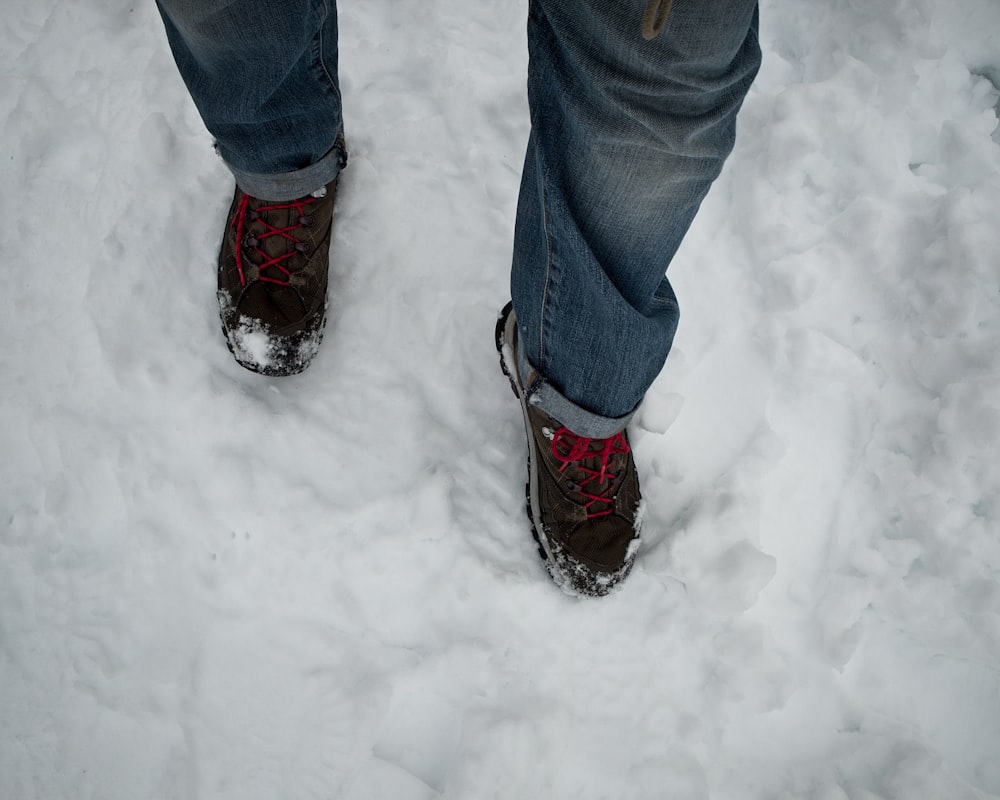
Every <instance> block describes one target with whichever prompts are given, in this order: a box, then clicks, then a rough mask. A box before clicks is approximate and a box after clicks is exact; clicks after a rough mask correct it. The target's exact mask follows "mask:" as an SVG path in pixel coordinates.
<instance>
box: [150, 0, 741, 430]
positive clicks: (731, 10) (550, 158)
mask: <svg viewBox="0 0 1000 800" xmlns="http://www.w3.org/2000/svg"><path fill="white" fill-rule="evenodd" d="M370 1H371V0H370ZM385 2H394V0H385ZM157 5H158V7H159V8H160V12H161V15H162V16H163V20H164V25H165V27H166V30H167V37H168V40H169V42H170V45H171V48H172V50H173V52H174V57H175V59H176V61H177V65H178V68H179V69H180V72H181V75H182V77H183V78H184V80H185V82H186V83H187V85H188V88H189V90H190V92H191V95H192V97H193V98H194V101H195V104H196V105H197V107H198V109H199V111H200V113H201V115H202V117H203V119H204V120H205V124H206V125H207V127H208V129H209V130H210V131H211V133H212V134H213V135H214V136H215V138H216V141H217V146H218V149H219V153H220V155H221V156H222V158H223V159H224V160H225V162H226V164H227V165H228V166H229V167H230V169H231V170H232V172H233V174H234V175H235V176H236V180H237V182H238V183H239V185H240V187H241V188H243V189H244V191H246V192H248V193H249V194H251V195H254V196H257V197H262V198H266V199H269V200H288V199H292V198H294V197H300V196H302V195H304V194H307V193H308V192H310V191H312V190H313V189H315V188H317V187H318V186H321V185H323V184H325V183H329V182H330V181H331V180H333V178H334V177H336V175H337V173H338V172H339V170H340V169H341V167H342V166H343V164H344V163H345V161H346V153H345V152H344V149H343V146H342V144H341V142H342V140H341V139H338V133H340V132H341V131H342V130H343V119H342V109H341V100H340V89H339V85H338V82H337V22H336V7H335V4H334V0H284V2H282V3H280V4H278V3H276V2H274V0H242V1H240V2H234V0H158V2H157ZM645 5H646V0H530V7H529V13H528V48H529V57H530V60H529V70H528V102H529V106H530V110H531V135H530V138H529V141H528V148H527V155H526V158H525V164H524V172H523V174H522V181H521V190H520V196H519V201H518V210H517V219H516V223H515V234H514V255H513V268H512V272H511V296H512V299H513V303H514V310H515V313H516V317H517V321H518V325H519V332H520V342H521V343H522V347H521V351H520V353H519V355H520V359H521V372H522V378H523V381H524V383H525V385H526V386H529V387H530V389H529V394H530V401H531V402H533V403H535V404H537V405H538V406H539V407H541V408H542V409H543V410H545V411H546V412H548V413H549V414H550V415H551V416H553V417H555V418H556V419H557V420H559V421H560V422H561V423H562V424H564V425H566V426H567V427H569V428H570V429H571V430H573V431H574V432H576V433H578V434H580V435H584V436H594V437H605V436H608V435H610V434H611V433H614V432H616V431H618V430H620V429H621V428H622V427H624V426H625V424H626V423H627V422H628V420H629V419H630V418H631V416H632V414H633V413H634V412H635V410H636V409H637V407H638V405H639V403H640V402H641V401H642V398H643V395H644V394H645V392H646V390H647V389H648V388H649V386H650V384H651V383H652V381H653V380H654V379H655V377H656V376H657V374H658V373H659V372H660V370H661V369H662V368H663V364H664V361H665V360H666V357H667V353H668V352H669V350H670V345H671V343H672V341H673V336H674V332H675V330H676V328H677V321H678V306H677V299H676V297H675V296H674V293H673V290H672V289H671V287H670V283H669V281H668V280H667V279H666V277H665V276H666V270H667V267H668V265H669V264H670V261H671V259H672V258H673V256H674V254H675V252H676V251H677V248H678V246H679V245H680V242H681V240H682V238H683V237H684V234H685V233H686V231H687V229H688V227H689V226H690V224H691V221H692V219H693V218H694V215H695V214H696V212H697V210H698V207H699V206H700V204H701V201H702V200H703V198H704V197H705V194H706V193H707V192H708V189H709V187H710V186H711V184H712V181H714V180H715V178H716V177H717V176H718V174H719V171H720V170H721V168H722V164H723V162H724V161H725V159H726V157H727V156H728V154H729V153H730V151H731V150H732V147H733V141H734V136H735V125H736V113H737V111H738V110H739V107H740V105H741V104H742V102H743V98H744V97H745V95H746V92H747V90H748V89H749V87H750V84H751V82H752V81H753V79H754V76H755V75H756V73H757V70H758V68H759V65H760V49H759V46H758V43H757V3H756V0H674V2H673V4H672V8H671V11H670V16H669V17H668V19H667V24H666V27H665V28H664V29H663V31H662V32H661V33H660V35H659V36H658V37H656V38H655V39H653V40H651V41H647V40H645V39H643V37H642V34H641V30H642V15H643V11H644V8H645ZM275 8H277V9H279V11H278V12H277V13H276V12H275V11H274V9H275Z"/></svg>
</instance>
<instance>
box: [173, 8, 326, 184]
mask: <svg viewBox="0 0 1000 800" xmlns="http://www.w3.org/2000/svg"><path fill="white" fill-rule="evenodd" d="M157 7H158V8H159V10H160V15H161V16H162V18H163V24H164V26H165V27H166V31H167V39H168V41H169V43H170V47H171V50H172V51H173V54H174V59H175V60H176V62H177V67H178V69H179V70H180V73H181V77H182V78H183V79H184V82H185V83H186V84H187V87H188V90H189V91H190V93H191V97H192V98H193V100H194V102H195V105H196V106H197V107H198V111H199V112H200V113H201V116H202V119H203V120H204V121H205V125H206V127H207V128H208V130H209V131H210V132H211V133H212V135H214V136H215V139H216V146H217V147H218V151H219V155H221V156H222V158H223V160H224V161H225V162H226V164H227V165H228V166H229V168H230V170H232V172H233V174H234V175H235V176H236V181H237V183H238V184H239V185H240V188H241V189H243V190H244V191H245V192H247V193H248V194H250V195H253V196H254V197H260V198H264V199H267V200H278V201H283V200H292V199H294V198H296V197H302V196H303V195H305V194H308V193H309V192H311V191H313V190H315V189H317V188H319V187H320V186H323V185H324V184H327V183H329V182H330V181H332V180H333V179H334V178H335V177H336V176H337V173H338V172H339V171H340V169H341V167H342V166H343V165H344V163H345V162H346V152H345V150H344V144H343V136H342V130H343V121H342V114H341V101H340V86H339V83H338V81H337V8H336V4H335V0H282V2H275V0H240V1H239V2H235V0H157Z"/></svg>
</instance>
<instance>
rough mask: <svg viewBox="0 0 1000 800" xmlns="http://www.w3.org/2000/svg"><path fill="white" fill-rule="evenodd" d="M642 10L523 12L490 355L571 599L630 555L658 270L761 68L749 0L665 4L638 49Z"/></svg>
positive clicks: (623, 571)
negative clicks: (635, 429) (515, 144)
mask: <svg viewBox="0 0 1000 800" xmlns="http://www.w3.org/2000/svg"><path fill="white" fill-rule="evenodd" d="M646 6H647V3H646V0H619V1H618V2H608V1H607V0H531V3H530V10H529V18H528V47H529V54H530V65H529V69H528V101H529V105H530V108H531V136H530V139H529V142H528V152H527V156H526V158H525V166H524V173H523V175H522V179H521V193H520V198H519V201H518V211H517V222H516V229H515V236H514V259H513V269H512V273H511V297H512V307H513V310H512V308H511V306H508V307H507V308H505V309H504V311H503V313H502V314H501V318H500V320H499V323H498V325H497V347H498V349H499V350H500V352H501V365H502V366H503V369H504V372H505V373H506V374H507V375H508V377H509V378H510V381H511V386H512V387H513V389H514V393H515V394H516V395H517V396H518V399H519V400H520V403H521V410H522V413H523V415H524V423H525V432H526V434H527V440H528V512H529V516H530V518H531V522H532V526H533V528H534V533H535V536H536V538H537V539H538V542H539V544H540V546H541V550H542V555H543V557H544V558H545V561H546V564H547V566H548V569H549V572H550V574H551V575H552V577H553V578H554V579H555V581H556V583H558V584H559V585H560V586H562V587H563V588H564V589H565V590H567V591H569V592H572V593H575V594H584V595H604V594H607V593H608V592H610V591H611V590H612V589H613V588H614V587H615V586H617V585H618V584H619V583H620V582H621V581H622V580H623V579H624V578H625V577H626V576H627V575H628V573H629V571H630V569H631V568H632V564H633V563H634V561H635V556H636V551H637V546H638V542H639V529H640V526H641V524H642V505H641V502H640V494H639V479H638V476H637V474H636V470H635V462H634V460H633V458H632V453H631V448H630V446H629V442H628V436H627V434H626V433H625V431H624V428H625V426H626V424H627V423H628V421H629V419H630V418H631V416H632V414H633V413H634V411H635V409H636V408H637V407H638V405H639V403H640V402H641V400H642V398H643V395H644V394H645V393H646V390H647V389H648V388H649V386H650V384H651V383H652V382H653V379H654V378H655V377H656V375H657V374H658V373H659V371H660V370H661V369H662V367H663V363H664V361H665V359H666V357H667V352H668V351H669V349H670V345H671V342H672V340H673V336H674V331H675V330H676V328H677V317H678V311H677V300H676V298H675V297H674V293H673V290H672V289H671V288H670V284H669V283H668V281H667V279H666V277H665V273H666V269H667V266H668V264H669V263H670V260H671V259H672V258H673V256H674V253H675V252H676V251H677V248H678V246H679V245H680V242H681V239H682V238H683V236H684V234H685V232H686V231H687V229H688V226H689V225H690V224H691V221H692V219H693V218H694V215H695V213H696V212H697V210H698V206H699V205H700V203H701V201H702V199H703V198H704V196H705V194H706V192H707V191H708V188H709V186H710V185H711V183H712V181H713V180H714V179H715V178H716V177H717V176H718V174H719V171H720V169H721V168H722V163H723V161H724V160H725V158H726V156H727V155H728V154H729V152H730V150H731V149H732V146H733V137H734V132H735V121H736V112H737V110H738V109H739V107H740V104H741V103H742V102H743V98H744V96H745V95H746V92H747V90H748V88H749V86H750V83H751V82H752V81H753V78H754V76H755V75H756V72H757V69H758V67H759V64H760V50H759V47H758V45H757V5H756V0H674V2H673V4H672V7H671V10H670V14H669V16H668V17H667V19H666V26H665V27H664V28H663V29H662V30H661V31H660V33H659V35H658V36H656V37H653V38H651V39H650V38H647V37H646V36H644V35H643V34H644V32H645V33H651V31H650V30H649V27H648V24H644V17H645V22H646V23H648V22H649V20H650V19H654V18H655V16H656V15H655V13H654V12H655V9H656V6H657V4H656V3H651V4H649V8H648V9H647V8H646ZM659 7H660V8H661V9H664V8H666V5H664V4H659ZM644 11H648V13H646V14H644Z"/></svg>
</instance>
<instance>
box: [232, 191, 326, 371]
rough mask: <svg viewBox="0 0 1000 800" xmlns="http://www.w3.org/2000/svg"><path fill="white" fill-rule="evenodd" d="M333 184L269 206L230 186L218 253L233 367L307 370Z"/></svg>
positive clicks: (322, 300)
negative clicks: (231, 191) (231, 194)
mask: <svg viewBox="0 0 1000 800" xmlns="http://www.w3.org/2000/svg"><path fill="white" fill-rule="evenodd" d="M336 187H337V184H336V181H334V182H333V183H330V184H328V185H327V186H323V187H321V188H320V189H318V190H317V191H315V192H313V193H312V194H310V195H306V196H305V197H300V198H299V199H298V200H289V201H287V202H280V203H279V202H270V201H267V200H259V199H258V198H256V197H251V196H250V195H248V194H246V193H245V192H243V191H241V190H240V188H239V187H236V194H235V195H234V197H233V204H232V206H231V207H230V209H229V218H228V220H227V221H226V230H225V234H224V236H223V239H222V248H221V250H220V251H219V295H218V297H219V314H220V316H221V318H222V332H223V333H224V334H225V336H226V344H228V345H229V350H230V351H231V352H232V354H233V356H235V358H236V361H237V362H238V363H239V364H240V366H243V367H246V368H247V369H249V370H252V371H253V372H259V373H261V374H262V375H294V374H296V373H298V372H302V370H304V369H305V368H306V367H308V366H309V362H310V361H312V359H313V356H315V355H316V351H317V350H318V349H319V343H320V340H321V339H322V338H323V326H324V325H325V324H326V286H327V274H328V272H329V266H330V230H331V228H332V225H333V200H334V196H335V194H336Z"/></svg>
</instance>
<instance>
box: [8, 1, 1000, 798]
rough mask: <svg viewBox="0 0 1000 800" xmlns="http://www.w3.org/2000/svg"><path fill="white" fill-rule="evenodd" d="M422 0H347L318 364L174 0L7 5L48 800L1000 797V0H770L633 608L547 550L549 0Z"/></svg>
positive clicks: (13, 723) (18, 667) (21, 617)
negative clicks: (232, 280)
mask: <svg viewBox="0 0 1000 800" xmlns="http://www.w3.org/2000/svg"><path fill="white" fill-rule="evenodd" d="M411 5H413V8H411V9H409V10H407V11H406V12H405V13H400V10H399V8H397V7H396V4H394V2H393V0H369V2H364V3H355V2H350V1H349V0H343V2H342V3H341V6H342V8H341V28H342V45H341V49H342V56H341V64H342V74H343V87H344V94H345V105H346V112H347V125H348V135H349V140H350V144H351V148H352V152H351V159H352V160H351V165H350V166H349V168H348V170H347V171H346V173H345V174H344V177H343V183H342V190H341V196H340V198H339V201H338V202H339V205H338V214H337V221H336V230H335V242H334V245H333V251H332V256H333V263H334V265H335V266H334V275H333V281H332V286H331V309H332V316H331V322H330V325H329V326H328V328H327V337H326V341H325V343H324V346H323V349H322V351H321V353H320V355H319V356H318V358H317V359H316V361H315V362H314V363H313V366H312V367H311V368H310V370H309V371H308V372H306V373H305V374H304V375H302V376H300V377H296V378H290V379H283V380H276V379H275V380H272V379H265V378H261V377H258V376H254V375H252V374H250V373H248V372H245V371H244V370H242V369H240V368H239V367H238V366H237V365H236V364H235V363H234V362H233V360H232V358H231V357H230V355H229V353H228V352H227V350H226V347H225V345H224V343H223V340H222V337H221V335H220V332H219V326H218V321H217V316H216V303H215V293H214V285H215V275H214V260H215V255H216V249H217V245H218V238H219V235H220V229H221V224H222V218H223V215H224V214H225V210H226V208H227V205H228V201H229V198H230V192H231V183H230V179H229V177H228V173H227V172H226V170H225V169H224V167H223V166H222V164H221V163H220V162H219V161H218V160H217V159H216V158H215V157H214V155H213V154H212V151H211V146H210V145H211V142H210V137H209V136H208V134H207V133H205V131H204V130H203V128H202V126H201V123H200V121H199V119H198V117H197V114H196V112H195V110H194V108H193V106H192V105H191V103H190V101H189V99H188V98H187V95H186V93H185V91H184V88H183V86H182V84H181V82H180V80H179V78H178V76H177V74H176V71H175V69H174V66H173V62H172V61H171V58H170V56H169V53H168V51H167V48H166V44H165V41H164V37H163V32H162V28H161V26H160V23H159V19H158V17H157V15H156V13H155V9H154V8H153V5H152V3H151V2H141V3H140V2H132V1H131V0H84V2H69V1H68V0H9V2H8V3H7V5H6V6H5V13H4V14H3V15H2V17H0V86H2V90H0V121H2V131H0V156H2V157H0V181H2V190H0V220H2V225H0V254H2V258H3V282H2V288H0V343H2V346H0V454H2V456H0V798H3V800H61V799H62V798H72V800H146V799H147V798H148V799H149V800H217V799H219V800H223V799H224V800H230V799H231V800H272V798H283V799H286V800H298V799H299V798H335V799H336V800H340V799H341V798H343V799H344V800H389V799H390V798H391V799H392V800H426V799H428V798H437V797H443V798H452V799H454V800H459V799H461V800H481V799H482V800H485V799H486V798H519V799H520V798H546V799H549V798H551V799H553V800H563V799H564V798H565V799H566V800H569V799H570V798H573V799H574V800H576V799H578V798H579V799H581V800H596V799H597V798H608V800H629V798H641V799H642V800H647V799H657V800H658V799H659V798H663V799H664V800H666V799H669V800H694V799H695V798H713V799H715V800H728V799H732V800H749V799H755V798H805V799H810V800H843V799H844V798H850V800H861V799H863V798H864V799H866V800H870V799H871V798H900V799H901V800H902V799H905V800H914V799H916V800H937V799H938V798H948V800H962V799H964V798H986V797H1000V585H998V578H1000V536H998V533H1000V458H998V457H997V455H996V451H997V442H998V439H1000V366H998V363H1000V356H998V348H1000V225H998V213H1000V212H998V209H1000V134H998V133H997V108H998V99H1000V98H998V91H997V87H998V85H1000V4H998V3H997V2H996V0H964V2H961V3H954V4H949V3H943V2H937V0H884V1H880V2H863V0H857V1H856V2H840V3H817V2H814V0H769V1H768V2H765V3H764V7H763V9H762V30H761V38H762V42H763V47H764V51H765V63H764V67H763V70H762V72H761V74H760V78H759V79H758V81H757V83H756V85H755V87H754V89H753V91H752V93H751V95H750V97H749V99H748V101H747V103H746V106H745V108H744V112H743V114H742V117H741V126H740V137H739V142H738V145H737V149H736V152H735V153H734V155H733V156H732V158H731V160H730V162H729V164H728V165H727V168H726V171H725V173H724V175H723V177H722V178H721V179H720V180H719V182H718V184H717V185H716V187H715V188H714V189H713V192H712V193H711V195H710V196H709V199H708V200H707V202H706V204H705V206H704V208H703V211H702V213H701V215H700V216H699V217H698V219H697V221H696V223H695V226H694V228H693V229H692V231H691V234H690V236H689V237H688V239H687V241H686V242H685V244H684V246H683V248H682V250H681V253H680V254H679V256H678V258H677V260H676V261H675V263H674V265H673V266H672V267H671V274H672V277H673V279H674V283H675V288H676V289H677V292H678V294H679V295H680V298H681V305H682V309H683V319H682V324H681V330H680V333H679V335H678V338H677V343H676V347H675V350H674V352H673V353H672V354H671V357H670V359H669V361H668V363H667V367H666V369H665V370H664V372H663V374H662V376H661V378H660V380H659V381H658V382H657V384H656V385H655V386H654V387H653V389H652V391H651V392H650V395H649V397H648V400H647V403H646V404H645V406H644V408H643V409H642V411H641V412H640V414H639V416H638V417H637V420H636V425H635V430H634V432H633V435H634V445H635V448H636V452H637V459H638V462H639V466H640V469H641V474H642V476H643V488H644V494H645V496H646V497H647V499H648V517H647V522H646V528H645V537H644V538H645V544H644V546H643V549H642V551H641V554H640V559H639V563H638V565H637V567H636V569H635V572H634V573H633V575H632V577H631V578H630V580H629V581H628V582H627V583H626V584H625V586H624V588H623V590H622V591H621V592H620V593H619V594H617V595H615V596H613V597H611V598H607V599H604V600H575V599H572V598H569V597H567V596H565V595H563V594H562V593H561V592H560V591H559V590H558V589H557V588H556V587H555V586H554V585H553V584H552V583H551V582H550V581H549V580H548V578H547V577H546V576H545V574H544V572H543V569H542V567H541V565H540V562H539V560H538V558H537V556H536V554H535V547H534V544H533V542H532V540H531V537H530V535H529V533H528V530H527V526H526V520H525V518H524V514H523V510H522V504H523V481H524V475H523V468H524V465H523V462H524V452H523V448H524V443H523V441H522V437H523V432H522V426H521V422H520V418H519V412H518V410H517V407H516V404H515V402H514V400H513V398H512V397H511V395H510V392H509V390H508V387H507V385H506V382H505V380H504V379H503V378H502V377H501V375H500V372H499V370H498V367H497V360H496V354H495V352H494V349H493V342H492V329H493V324H494V319H495V314H496V311H497V309H498V308H499V307H500V305H501V304H502V303H503V302H504V301H505V300H506V298H507V289H506V286H507V276H508V266H509V259H510V250H511V246H510V240H511V228H512V220H513V214H514V204H515V197H516V190H517V183H518V174H519V170H520V162H521V158H522V151H523V147H524V143H525V140H526V136H527V126H528V123H527V109H526V105H525V99H524V92H523V85H524V80H525V69H526V54H525V43H524V30H523V29H524V12H525V8H524V5H525V4H524V3H523V2H522V1H521V0H517V1H515V0H500V2H494V3H464V2H459V0H427V1H426V2H423V3H419V4H411ZM418 6H419V8H418Z"/></svg>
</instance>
